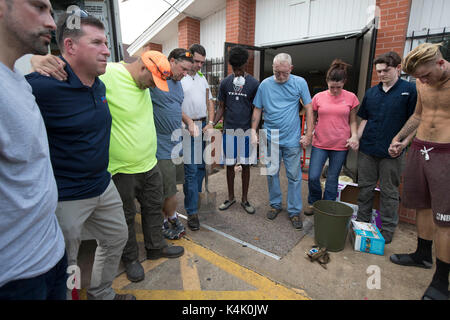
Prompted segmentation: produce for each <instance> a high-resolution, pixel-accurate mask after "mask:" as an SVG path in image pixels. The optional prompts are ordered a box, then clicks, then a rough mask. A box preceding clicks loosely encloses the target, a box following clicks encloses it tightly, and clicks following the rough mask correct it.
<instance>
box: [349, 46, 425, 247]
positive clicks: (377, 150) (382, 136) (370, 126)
mask: <svg viewBox="0 0 450 320" xmlns="http://www.w3.org/2000/svg"><path fill="white" fill-rule="evenodd" d="M401 62H402V60H401V58H400V56H399V55H398V54H397V53H396V52H393V51H391V52H386V53H384V54H381V55H380V56H379V57H377V58H376V59H375V61H374V66H375V71H376V72H377V75H378V77H379V79H380V83H379V84H377V85H376V86H374V87H372V88H370V89H369V90H367V92H366V94H365V95H364V98H363V101H362V103H361V106H360V108H359V111H358V116H359V117H360V118H361V122H360V124H359V127H358V138H359V153H358V188H359V193H358V217H357V219H358V221H363V222H370V221H371V217H372V208H373V199H374V193H373V190H374V189H375V187H376V185H377V182H378V181H380V184H379V186H380V191H381V193H380V216H381V221H382V227H381V234H382V235H383V237H384V240H385V243H386V244H389V243H391V242H392V238H393V235H394V232H395V229H396V227H397V225H398V208H399V200H400V199H399V191H398V187H399V185H400V176H401V173H402V170H403V166H404V155H403V154H400V155H399V156H398V157H396V158H393V157H391V156H390V155H389V152H388V149H389V144H390V143H391V141H392V138H393V137H394V136H395V135H396V134H397V133H398V132H399V131H400V129H401V128H402V127H403V125H404V124H405V122H406V121H407V120H408V118H409V117H410V116H411V115H412V114H413V112H414V108H415V106H416V101H417V92H416V87H415V85H414V84H412V83H409V82H407V81H405V80H403V79H400V78H399V75H400V68H401ZM412 136H413V135H410V136H409V137H408V138H407V139H405V140H404V141H403V143H404V147H406V146H407V145H408V144H409V142H410V140H411V139H412Z"/></svg>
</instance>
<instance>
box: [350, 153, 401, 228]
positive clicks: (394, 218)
mask: <svg viewBox="0 0 450 320" xmlns="http://www.w3.org/2000/svg"><path fill="white" fill-rule="evenodd" d="M403 166H404V154H402V155H401V156H399V157H398V158H395V159H388V158H377V157H373V156H369V155H367V154H365V153H363V152H359V153H358V187H359V195H358V220H360V221H366V222H369V221H370V218H371V216H372V207H373V198H374V192H373V190H374V189H375V187H376V184H377V182H378V180H379V181H380V216H381V222H382V229H383V230H386V231H390V232H394V231H395V228H396V227H397V225H398V207H399V199H400V196H399V191H398V187H399V185H400V176H401V173H402V170H403Z"/></svg>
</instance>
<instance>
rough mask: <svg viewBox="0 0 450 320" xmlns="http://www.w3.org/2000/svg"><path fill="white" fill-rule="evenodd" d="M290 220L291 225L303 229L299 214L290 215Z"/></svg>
mask: <svg viewBox="0 0 450 320" xmlns="http://www.w3.org/2000/svg"><path fill="white" fill-rule="evenodd" d="M290 219H291V222H292V226H293V227H294V228H295V229H297V230H301V229H303V222H302V220H300V216H292V217H290Z"/></svg>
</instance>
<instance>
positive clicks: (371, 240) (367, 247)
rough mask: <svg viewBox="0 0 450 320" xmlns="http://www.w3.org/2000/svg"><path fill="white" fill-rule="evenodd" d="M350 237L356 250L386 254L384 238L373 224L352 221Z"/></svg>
mask: <svg viewBox="0 0 450 320" xmlns="http://www.w3.org/2000/svg"><path fill="white" fill-rule="evenodd" d="M350 239H351V240H352V244H353V248H354V249H355V250H356V251H361V252H367V253H373V254H378V255H384V244H385V243H384V238H383V236H382V235H381V232H380V230H379V229H378V228H377V227H376V226H375V225H373V224H370V223H365V222H358V221H352V232H351V233H350Z"/></svg>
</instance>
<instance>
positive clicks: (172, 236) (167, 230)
mask: <svg viewBox="0 0 450 320" xmlns="http://www.w3.org/2000/svg"><path fill="white" fill-rule="evenodd" d="M162 233H163V235H164V238H166V239H169V240H178V239H179V235H178V232H177V230H175V229H172V228H171V227H170V225H169V222H167V221H165V222H164V224H163V231H162Z"/></svg>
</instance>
